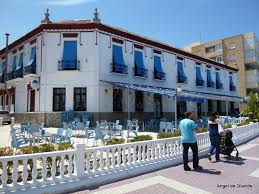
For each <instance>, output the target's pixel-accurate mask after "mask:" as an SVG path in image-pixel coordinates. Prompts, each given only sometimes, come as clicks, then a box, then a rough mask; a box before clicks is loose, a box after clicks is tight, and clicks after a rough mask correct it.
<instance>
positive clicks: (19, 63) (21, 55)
mask: <svg viewBox="0 0 259 194" xmlns="http://www.w3.org/2000/svg"><path fill="white" fill-rule="evenodd" d="M22 66H23V53H20V56H19V62H18V65H17V66H16V69H15V70H19V69H20V68H21V67H22Z"/></svg>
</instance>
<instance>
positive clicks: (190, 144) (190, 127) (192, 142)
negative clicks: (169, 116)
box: [179, 112, 202, 171]
mask: <svg viewBox="0 0 259 194" xmlns="http://www.w3.org/2000/svg"><path fill="white" fill-rule="evenodd" d="M184 117H185V119H183V120H181V121H180V124H179V128H180V130H181V142H182V145H183V163H184V164H183V165H184V166H183V167H184V170H186V171H190V170H191V168H190V167H189V166H188V151H189V148H191V149H192V153H193V168H194V170H201V169H202V167H201V166H199V156H198V145H197V138H196V133H195V132H194V131H195V130H196V129H197V125H196V124H195V122H194V121H193V120H191V118H192V117H193V113H192V112H186V113H184Z"/></svg>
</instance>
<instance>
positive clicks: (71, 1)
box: [46, 0, 96, 6]
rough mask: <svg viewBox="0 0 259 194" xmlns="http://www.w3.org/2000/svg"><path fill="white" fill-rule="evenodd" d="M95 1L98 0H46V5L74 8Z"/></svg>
mask: <svg viewBox="0 0 259 194" xmlns="http://www.w3.org/2000/svg"><path fill="white" fill-rule="evenodd" d="M95 1H96V0H46V3H47V4H48V5H58V6H73V5H80V4H84V3H90V2H95Z"/></svg>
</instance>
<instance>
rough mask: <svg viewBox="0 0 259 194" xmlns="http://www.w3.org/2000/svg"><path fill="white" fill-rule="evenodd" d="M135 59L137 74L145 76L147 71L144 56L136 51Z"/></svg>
mask: <svg viewBox="0 0 259 194" xmlns="http://www.w3.org/2000/svg"><path fill="white" fill-rule="evenodd" d="M134 58H135V68H136V70H135V71H136V74H137V75H140V76H144V75H145V72H146V69H145V66H144V60H143V54H142V52H140V51H134Z"/></svg>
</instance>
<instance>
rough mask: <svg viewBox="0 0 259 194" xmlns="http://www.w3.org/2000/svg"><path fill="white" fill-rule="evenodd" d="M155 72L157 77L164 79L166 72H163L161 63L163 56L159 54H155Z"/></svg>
mask: <svg viewBox="0 0 259 194" xmlns="http://www.w3.org/2000/svg"><path fill="white" fill-rule="evenodd" d="M154 70H155V71H154V73H155V79H164V78H165V73H164V72H163V69H162V65H161V58H160V57H159V56H154Z"/></svg>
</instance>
